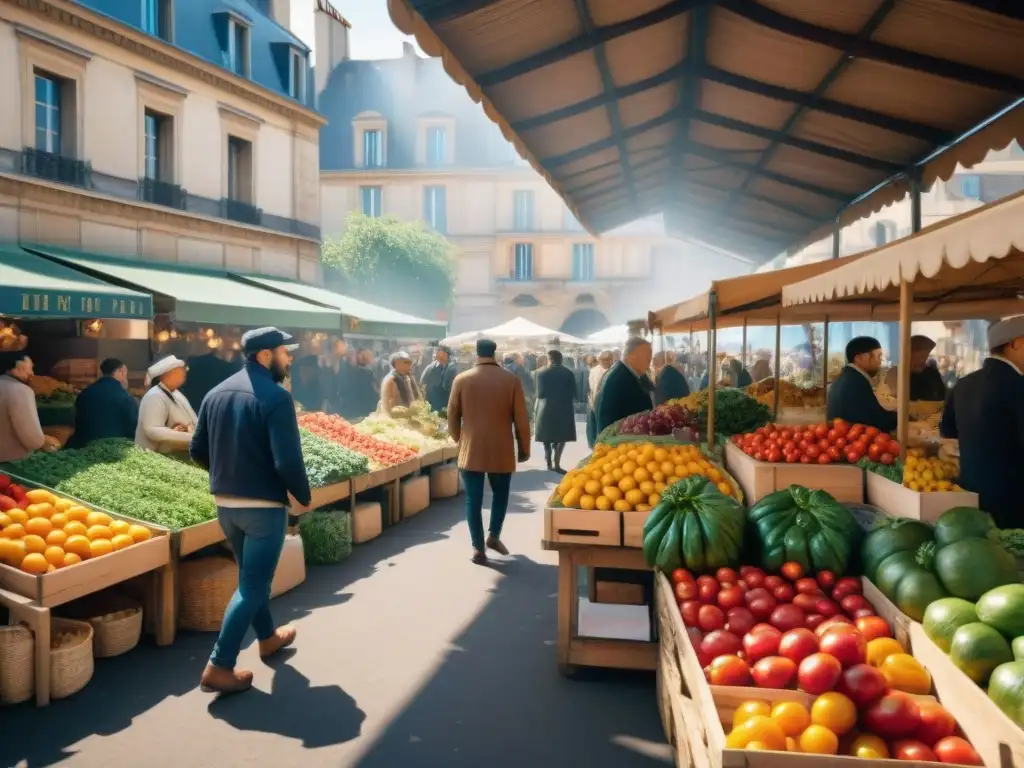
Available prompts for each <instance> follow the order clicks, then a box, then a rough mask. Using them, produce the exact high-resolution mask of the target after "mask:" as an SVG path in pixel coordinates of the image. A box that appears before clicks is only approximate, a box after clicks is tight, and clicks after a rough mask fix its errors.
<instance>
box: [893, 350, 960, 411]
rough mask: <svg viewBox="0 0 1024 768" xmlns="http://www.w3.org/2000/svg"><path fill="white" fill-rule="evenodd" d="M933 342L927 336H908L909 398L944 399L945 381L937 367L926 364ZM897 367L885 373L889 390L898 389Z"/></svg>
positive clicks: (933, 400)
mask: <svg viewBox="0 0 1024 768" xmlns="http://www.w3.org/2000/svg"><path fill="white" fill-rule="evenodd" d="M933 349H935V342H934V341H932V340H931V339H929V338H928V337H927V336H921V335H915V336H911V337H910V399H911V401H917V400H923V401H928V402H933V403H934V402H941V401H943V400H945V399H946V383H945V382H944V381H943V380H942V374H941V373H940V372H939V369H938V367H936V366H934V365H929V364H928V358H929V357H930V356H931V354H932V350H933ZM899 381H900V379H899V367H898V366H895V365H894V366H893V367H892V368H890V369H889V371H888V372H887V373H886V374H885V383H886V384H887V385H888V387H889V391H890V392H897V391H899Z"/></svg>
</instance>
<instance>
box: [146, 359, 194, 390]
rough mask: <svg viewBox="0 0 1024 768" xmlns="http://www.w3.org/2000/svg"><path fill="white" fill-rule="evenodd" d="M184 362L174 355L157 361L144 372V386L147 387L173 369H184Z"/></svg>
mask: <svg viewBox="0 0 1024 768" xmlns="http://www.w3.org/2000/svg"><path fill="white" fill-rule="evenodd" d="M184 367H185V361H184V360H181V359H180V358H178V357H176V356H175V355H168V356H167V357H165V358H163V359H162V360H157V361H156V362H155V363H153V364H152V365H151V366H149V369H148V370H147V371H146V386H147V387H148V386H149V385H150V383H151V382H152V381H153V380H154V379H158V378H160V377H161V376H163V375H164V374H165V373H169V372H170V371H173V370H174V369H175V368H184Z"/></svg>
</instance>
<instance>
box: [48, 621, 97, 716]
mask: <svg viewBox="0 0 1024 768" xmlns="http://www.w3.org/2000/svg"><path fill="white" fill-rule="evenodd" d="M61 630H63V631H74V632H81V633H84V634H85V639H84V640H82V641H80V642H78V643H76V644H75V645H72V646H69V647H68V648H55V649H53V650H51V651H50V698H51V699H66V698H67V697H68V696H71V695H72V694H75V693H78V692H79V691H80V690H82V689H83V688H85V686H86V684H87V683H88V682H89V681H90V680H92V673H93V668H94V663H93V656H92V639H93V636H94V635H95V633H94V632H93V630H92V625H91V624H90V623H89V622H87V621H74V620H72V619H59V618H53V620H52V621H51V623H50V631H51V633H53V634H56V633H57V632H59V631H61Z"/></svg>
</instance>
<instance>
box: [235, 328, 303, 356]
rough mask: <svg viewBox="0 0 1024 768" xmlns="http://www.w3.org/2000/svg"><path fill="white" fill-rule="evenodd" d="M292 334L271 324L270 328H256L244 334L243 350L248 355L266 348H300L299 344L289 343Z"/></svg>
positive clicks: (290, 349) (289, 349)
mask: <svg viewBox="0 0 1024 768" xmlns="http://www.w3.org/2000/svg"><path fill="white" fill-rule="evenodd" d="M292 338H293V337H292V336H291V335H289V334H287V333H285V332H284V331H282V330H279V329H277V328H274V327H273V326H270V327H268V328H254V329H253V330H251V331H246V332H245V333H243V334H242V351H243V352H244V353H245V354H246V355H252V354H255V353H256V352H262V351H263V350H264V349H277V348H278V347H285V348H286V349H287V350H288V351H289V352H291V351H292V350H293V349H298V346H299V345H298V344H289V343H288V342H289V341H291V340H292Z"/></svg>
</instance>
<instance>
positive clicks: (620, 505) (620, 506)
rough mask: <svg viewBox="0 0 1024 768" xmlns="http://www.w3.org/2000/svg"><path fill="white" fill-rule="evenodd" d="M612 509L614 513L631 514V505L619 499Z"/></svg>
mask: <svg viewBox="0 0 1024 768" xmlns="http://www.w3.org/2000/svg"><path fill="white" fill-rule="evenodd" d="M612 509H614V510H615V511H616V512H632V511H633V505H632V504H630V503H629V502H628V501H626V500H625V499H619V500H618V501H616V502H615V503H614V504H613V505H612Z"/></svg>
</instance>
